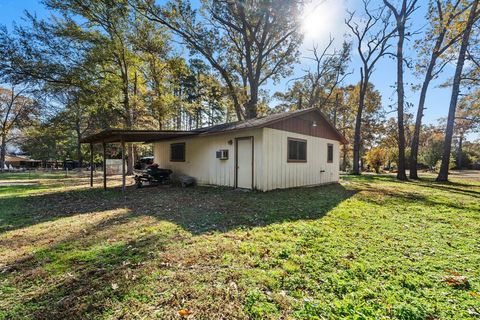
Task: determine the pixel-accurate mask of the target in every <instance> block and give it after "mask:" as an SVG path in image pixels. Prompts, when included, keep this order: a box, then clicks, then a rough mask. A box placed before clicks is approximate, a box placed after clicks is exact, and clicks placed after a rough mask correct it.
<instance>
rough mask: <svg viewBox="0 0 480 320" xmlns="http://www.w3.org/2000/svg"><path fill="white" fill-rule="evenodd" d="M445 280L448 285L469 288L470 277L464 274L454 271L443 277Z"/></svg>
mask: <svg viewBox="0 0 480 320" xmlns="http://www.w3.org/2000/svg"><path fill="white" fill-rule="evenodd" d="M443 282H445V283H447V284H448V285H450V286H452V287H454V288H469V287H470V283H469V282H468V278H467V277H465V276H462V275H460V274H458V273H452V274H450V275H448V276H445V277H443Z"/></svg>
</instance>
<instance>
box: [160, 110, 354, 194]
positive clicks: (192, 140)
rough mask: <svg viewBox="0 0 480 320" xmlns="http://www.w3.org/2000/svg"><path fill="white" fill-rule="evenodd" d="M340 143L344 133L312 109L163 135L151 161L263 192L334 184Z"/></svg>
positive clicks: (206, 179) (202, 179) (201, 179)
mask: <svg viewBox="0 0 480 320" xmlns="http://www.w3.org/2000/svg"><path fill="white" fill-rule="evenodd" d="M341 143H347V141H346V139H345V138H344V136H343V135H342V134H341V133H339V132H338V131H337V130H336V129H335V128H334V126H333V125H332V124H331V123H330V122H329V121H328V120H327V119H326V117H325V116H324V115H323V114H322V113H321V112H320V111H319V110H318V109H316V108H311V109H305V110H299V111H294V112H288V113H281V114H274V115H270V116H266V117H261V118H255V119H251V120H245V121H239V122H234V123H227V124H220V125H216V126H212V127H207V128H201V129H196V130H193V131H190V132H188V135H185V136H180V137H178V136H176V137H166V138H162V139H161V140H159V141H156V142H154V157H155V160H154V161H155V162H156V163H158V165H159V166H160V168H166V169H171V170H172V171H173V172H175V173H178V174H186V175H189V176H192V177H195V178H196V180H197V182H198V183H199V184H209V185H219V186H230V187H236V188H245V189H256V190H262V191H267V190H273V189H279V188H291V187H300V186H311V185H319V184H326V183H333V182H338V179H339V155H340V152H339V148H340V144H341Z"/></svg>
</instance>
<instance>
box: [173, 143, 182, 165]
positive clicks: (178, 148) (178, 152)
mask: <svg viewBox="0 0 480 320" xmlns="http://www.w3.org/2000/svg"><path fill="white" fill-rule="evenodd" d="M170 161H185V143H172V144H171V145H170Z"/></svg>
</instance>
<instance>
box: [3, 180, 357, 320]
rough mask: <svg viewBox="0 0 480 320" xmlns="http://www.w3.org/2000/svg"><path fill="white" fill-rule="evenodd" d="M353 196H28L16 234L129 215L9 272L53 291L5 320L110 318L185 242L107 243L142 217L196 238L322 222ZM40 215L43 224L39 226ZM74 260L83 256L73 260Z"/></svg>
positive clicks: (202, 192) (173, 237)
mask: <svg viewBox="0 0 480 320" xmlns="http://www.w3.org/2000/svg"><path fill="white" fill-rule="evenodd" d="M355 193H356V191H354V190H348V189H346V188H345V187H343V186H341V185H328V186H322V187H312V188H298V189H288V190H277V191H272V192H266V193H260V192H244V191H239V190H232V189H227V188H216V187H195V188H190V189H182V188H176V187H161V188H145V189H135V188H128V190H127V197H126V199H125V198H124V197H123V195H122V193H121V191H120V189H112V190H110V191H108V192H106V193H104V192H103V191H101V190H98V189H94V190H75V191H68V192H60V193H56V194H45V195H38V196H31V197H29V198H28V204H29V205H28V207H27V208H25V211H24V212H25V213H26V212H31V210H33V212H31V214H32V215H33V217H32V218H31V219H27V220H24V221H23V222H22V223H20V224H19V225H18V226H17V227H16V228H22V227H28V226H32V225H34V224H36V223H40V221H42V222H47V221H50V222H53V221H54V220H56V219H59V218H62V217H69V216H73V215H81V214H87V213H91V212H101V211H105V210H115V209H118V208H123V209H125V213H124V214H119V215H114V216H109V217H108V218H106V219H103V220H101V221H99V222H98V223H95V224H93V225H91V226H89V227H88V228H87V229H86V230H82V232H78V233H71V234H68V236H66V237H65V238H63V239H61V241H59V242H54V243H51V244H50V245H47V246H45V247H44V248H43V249H41V250H38V251H37V252H36V253H34V254H31V255H28V256H27V257H24V258H22V259H21V260H17V261H16V262H15V263H14V264H13V265H10V266H7V268H5V269H4V270H3V272H2V274H0V279H1V278H5V279H10V280H11V281H12V283H22V284H23V285H26V286H29V285H34V286H35V285H38V281H39V279H45V280H46V283H47V284H48V285H46V286H45V288H43V289H41V290H38V291H35V292H31V293H29V294H28V295H26V296H22V297H21V298H19V299H21V303H22V306H23V307H22V308H21V309H20V310H17V311H12V314H8V313H7V314H6V316H7V318H8V317H12V318H15V317H22V316H25V314H23V313H22V312H27V313H28V316H32V317H33V318H36V319H65V318H85V316H86V315H88V317H90V316H93V317H95V316H100V315H101V314H102V313H104V312H107V310H106V308H108V303H106V301H121V300H122V299H124V298H125V297H126V296H127V295H128V294H129V292H130V290H131V288H132V287H134V286H136V285H138V284H139V279H138V278H135V276H134V275H139V274H143V273H144V272H143V269H144V268H145V262H146V261H149V260H151V259H152V258H154V256H153V255H154V254H156V253H159V252H160V253H161V252H164V251H165V250H164V248H165V246H168V245H172V243H175V242H179V241H184V239H182V238H181V237H182V236H181V235H179V234H178V232H179V231H176V232H174V234H169V233H168V232H167V233H161V234H151V235H148V236H143V235H142V236H138V235H135V236H133V238H132V239H129V240H128V241H114V242H112V243H104V239H103V237H104V233H105V232H110V233H111V232H117V233H121V232H125V230H127V231H128V230H132V229H130V228H132V227H135V228H144V227H148V222H144V223H143V224H142V225H134V224H130V222H131V221H132V220H135V219H136V218H138V217H149V218H150V219H149V220H148V221H159V222H162V223H168V222H171V224H172V225H174V226H178V227H180V228H181V229H183V230H184V231H187V232H188V234H190V237H195V236H199V235H209V234H216V233H224V232H228V231H230V230H232V229H239V228H241V229H249V228H256V227H262V226H267V225H270V224H276V223H282V222H288V221H296V220H313V219H320V218H322V217H323V216H325V215H326V214H327V213H328V212H329V211H330V210H332V209H333V208H335V207H336V206H338V205H339V204H340V203H341V202H342V201H345V200H347V199H348V198H349V197H351V196H353V195H354V194H355ZM38 214H43V215H44V216H42V217H41V218H40V219H39V218H37V216H36V215H38ZM42 219H43V220H42ZM16 228H12V229H10V230H15V229H16ZM65 232H68V230H66V231H65ZM101 234H103V235H102V236H100V235H101ZM127 239H128V238H127ZM79 248H80V249H79ZM75 252H79V253H76V255H75V254H74V253H75ZM170 254H172V253H170ZM65 256H66V257H68V258H65ZM186 258H188V257H175V259H180V260H182V259H186ZM63 259H65V261H63ZM182 263H183V262H182ZM172 268H174V266H169V265H168V264H166V265H165V267H164V269H165V270H166V271H168V270H170V269H171V270H173V271H174V269H172ZM59 272H60V274H59ZM69 274H71V275H69ZM129 275H130V276H129ZM117 285H118V287H117ZM15 312H17V313H15ZM32 312H33V313H32Z"/></svg>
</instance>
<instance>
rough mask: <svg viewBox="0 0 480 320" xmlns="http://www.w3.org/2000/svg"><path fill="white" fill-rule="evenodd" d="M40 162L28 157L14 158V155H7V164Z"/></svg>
mask: <svg viewBox="0 0 480 320" xmlns="http://www.w3.org/2000/svg"><path fill="white" fill-rule="evenodd" d="M38 161H39V160H32V159H30V158H27V157H21V156H14V155H9V154H7V155H5V162H38Z"/></svg>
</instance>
